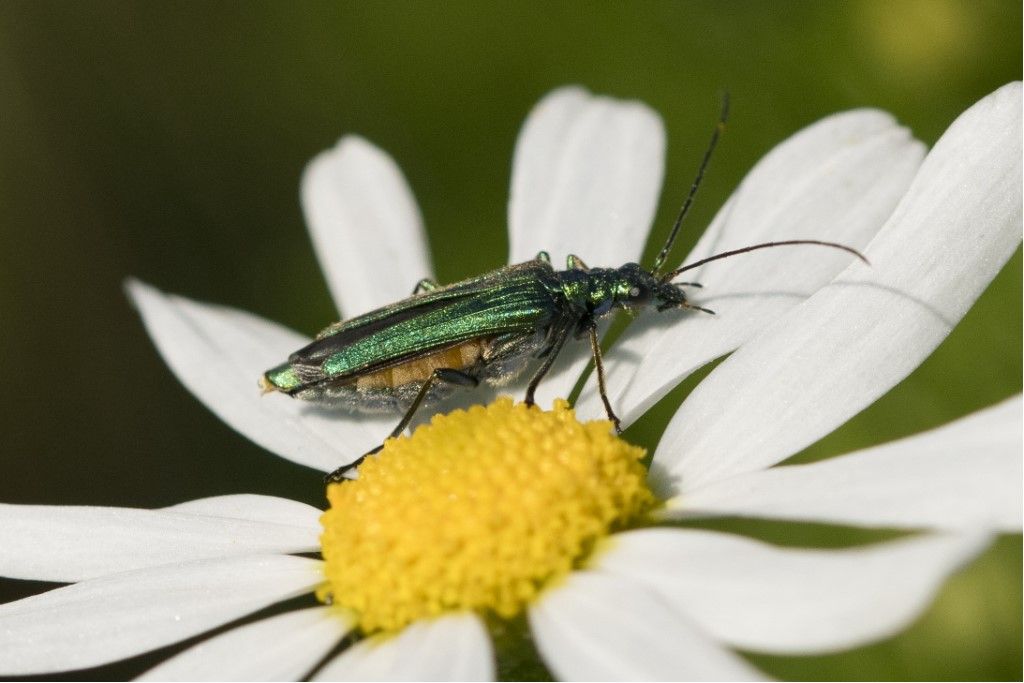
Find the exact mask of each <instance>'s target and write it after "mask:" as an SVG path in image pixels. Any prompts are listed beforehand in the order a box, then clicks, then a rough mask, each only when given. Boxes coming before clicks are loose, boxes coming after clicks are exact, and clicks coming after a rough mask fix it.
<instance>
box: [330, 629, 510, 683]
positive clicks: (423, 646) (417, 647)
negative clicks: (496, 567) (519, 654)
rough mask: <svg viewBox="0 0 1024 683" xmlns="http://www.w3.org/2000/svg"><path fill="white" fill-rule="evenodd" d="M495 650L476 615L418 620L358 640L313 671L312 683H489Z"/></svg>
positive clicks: (492, 678)
mask: <svg viewBox="0 0 1024 683" xmlns="http://www.w3.org/2000/svg"><path fill="white" fill-rule="evenodd" d="M494 677H495V668H494V653H493V652H492V648H491V640H490V636H488V634H487V629H486V628H484V625H483V623H482V622H481V621H480V618H479V617H477V616H475V615H473V614H455V615H450V616H443V617H439V618H437V619H432V620H430V621H418V622H416V623H414V624H412V625H411V626H409V627H407V628H405V629H404V630H403V631H402V632H401V633H399V634H398V635H396V636H391V637H375V638H368V639H366V640H363V641H361V642H359V643H357V644H355V645H353V646H352V647H350V648H349V649H348V650H346V651H345V652H343V653H341V654H340V655H339V656H338V657H335V658H334V659H333V660H331V661H330V662H329V663H328V664H327V665H326V666H324V668H323V669H321V670H320V671H318V672H317V673H316V676H314V678H313V680H317V681H492V680H494Z"/></svg>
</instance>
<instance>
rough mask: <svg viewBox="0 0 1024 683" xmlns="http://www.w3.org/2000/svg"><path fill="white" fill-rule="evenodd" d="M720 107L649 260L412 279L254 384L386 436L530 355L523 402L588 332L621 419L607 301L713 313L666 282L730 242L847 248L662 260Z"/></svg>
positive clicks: (499, 380)
mask: <svg viewBox="0 0 1024 683" xmlns="http://www.w3.org/2000/svg"><path fill="white" fill-rule="evenodd" d="M728 110H729V100H728V96H725V97H723V100H722V109H721V114H720V116H719V119H718V123H717V125H716V126H715V129H714V131H713V133H712V136H711V140H710V142H709V144H708V146H707V149H706V151H705V152H704V157H703V159H702V160H701V163H700V165H699V167H698V170H697V175H696V178H695V179H694V182H693V184H692V185H691V187H690V191H689V193H688V194H687V197H686V200H685V201H684V202H683V205H682V208H681V209H680V211H679V214H678V216H677V218H676V220H675V223H674V225H673V226H672V230H671V232H670V233H669V236H668V239H667V240H666V241H665V244H664V246H663V247H662V249H661V251H660V252H659V253H658V256H657V257H656V258H655V260H654V263H653V264H652V266H651V268H649V269H647V268H644V267H643V266H641V265H639V264H637V263H626V264H625V265H622V266H619V267H618V268H590V267H589V266H587V265H586V264H585V263H584V262H583V260H582V259H580V257H578V256H576V255H569V256H568V258H567V263H566V269H565V270H561V271H556V270H555V269H554V268H553V267H552V265H551V259H550V257H549V256H548V254H547V253H546V252H543V251H542V252H540V253H539V254H538V255H537V257H536V258H535V259H533V260H532V261H527V262H524V263H519V264H514V265H509V266H505V267H503V268H498V269H497V270H493V271H491V272H489V273H485V274H483V275H480V276H478V277H474V278H470V279H468V280H463V281H461V282H457V283H454V284H450V285H447V286H441V285H439V284H438V283H436V282H434V281H433V280H429V279H424V280H421V281H420V282H419V283H418V284H417V285H416V287H415V288H414V289H413V293H412V295H411V296H410V297H409V298H407V299H403V300H401V301H398V302H396V303H393V304H390V305H387V306H384V307H382V308H379V309H377V310H374V311H371V312H369V313H366V314H363V315H360V316H358V317H355V318H352V319H350V320H344V321H341V322H337V323H334V324H333V325H330V326H328V327H327V328H325V329H324V330H323V331H321V332H320V333H319V334H318V335H317V337H316V339H315V340H314V341H313V342H311V343H310V344H308V345H306V346H304V347H303V348H301V349H299V350H298V351H296V352H294V353H293V354H291V355H290V356H289V357H288V360H287V361H286V362H284V363H282V364H280V365H278V366H276V367H274V368H271V369H270V370H267V371H266V372H265V373H264V374H263V376H262V377H261V378H260V385H261V387H262V389H263V390H264V392H273V391H277V392H282V393H285V394H288V395H289V396H292V397H296V398H300V399H305V400H309V401H314V402H317V403H323V404H329V405H339V406H341V407H343V408H346V409H348V410H351V411H362V412H393V413H401V414H402V417H401V420H400V421H399V422H398V425H397V426H396V427H395V429H394V430H392V432H391V434H390V437H389V438H394V437H397V436H398V435H399V434H401V433H402V432H403V431H404V430H405V428H406V427H407V426H408V425H409V423H410V421H411V420H412V418H413V416H414V415H415V413H416V411H417V410H419V409H420V408H421V407H423V406H428V405H431V404H434V403H436V402H437V401H438V400H440V399H441V398H443V397H445V396H446V395H448V394H449V393H450V392H451V391H452V390H453V389H454V388H456V387H460V386H461V387H475V386H477V385H478V384H479V383H480V382H481V381H485V382H488V383H489V384H494V385H501V384H505V383H507V382H509V381H511V380H512V379H514V378H515V377H517V376H519V375H520V374H521V373H522V372H523V370H525V369H526V367H527V365H528V364H529V362H530V361H531V360H533V359H536V360H539V361H540V365H539V366H538V367H537V369H536V370H534V372H533V375H532V378H531V379H530V383H529V385H528V387H527V390H526V396H525V402H526V403H527V404H528V405H532V404H533V402H534V394H535V392H536V390H537V387H538V385H539V384H540V382H541V380H542V379H543V378H544V376H545V375H546V374H547V372H548V370H550V369H551V366H552V364H553V363H554V361H555V359H556V358H557V357H558V355H559V352H561V350H562V348H563V346H564V345H565V344H566V342H567V341H568V339H569V338H576V339H582V338H583V337H589V340H590V349H591V353H592V355H593V360H594V365H595V368H596V372H597V380H598V390H599V392H600V396H601V400H602V402H603V403H604V409H605V412H606V413H607V415H608V418H609V419H610V420H611V421H612V423H613V424H614V426H615V428H616V430H620V423H619V419H618V417H616V415H615V412H614V410H613V409H612V406H611V403H610V401H609V400H608V394H607V391H606V386H605V372H604V365H603V363H602V361H601V348H600V344H599V340H598V332H597V321H598V320H599V319H600V318H603V317H605V316H607V315H610V314H612V313H613V312H615V311H616V310H617V309H627V310H638V309H644V308H649V307H651V306H653V307H655V308H656V309H657V310H658V311H659V312H662V311H666V310H671V309H690V310H696V311H702V312H704V313H710V314H713V313H714V312H713V311H710V310H708V309H706V308H702V307H700V306H696V305H694V304H692V303H690V301H689V300H688V299H687V296H686V291H685V288H686V287H700V285H699V284H697V283H692V282H673V280H674V279H675V278H676V277H677V276H679V275H680V274H682V273H684V272H685V271H687V270H690V269H693V268H696V267H698V266H701V265H704V264H705V263H708V262H710V261H715V260H718V259H722V258H727V257H730V256H735V255H737V254H742V253H746V252H749V251H754V250H757V249H766V248H770V247H779V246H786V245H800V244H810V245H819V246H825V247H831V248H835V249H841V250H844V251H847V252H850V253H852V254H854V255H855V256H857V257H858V258H860V259H862V260H864V261H865V262H866V259H865V258H864V257H863V255H861V254H860V252H858V251H857V250H855V249H853V248H852V247H848V246H846V245H842V244H837V243H834V242H823V241H819V240H804V239H800V240H785V241H777V242H766V243H762V244H755V245H751V246H747V247H743V248H741V249H735V250H732V251H727V252H723V253H719V254H716V255H714V256H709V257H707V258H704V259H701V260H699V261H696V262H694V263H690V264H688V265H684V266H682V267H680V268H676V269H674V270H670V271H668V272H662V267H663V266H664V264H665V261H666V260H667V258H668V256H669V253H670V251H671V249H672V246H673V244H674V243H675V240H676V236H677V235H678V233H679V228H680V226H681V225H682V222H683V219H684V218H685V216H686V214H687V212H688V211H689V208H690V205H691V203H692V202H693V198H694V196H695V195H696V192H697V188H698V187H699V186H700V183H701V180H702V178H703V176H704V171H705V170H706V168H707V166H708V162H709V160H710V158H711V154H712V152H713V151H714V149H715V146H716V145H717V143H718V138H719V135H720V134H721V132H722V131H723V130H724V127H725V123H726V120H727V118H728ZM381 448H383V444H381V445H380V446H377V447H376V448H374V449H373V450H371V451H369V452H368V453H365V454H364V455H362V456H361V457H360V458H358V459H357V460H355V461H353V462H351V463H349V464H347V465H343V466H342V467H339V468H338V469H337V470H335V471H334V472H332V473H330V474H329V475H327V477H326V480H327V481H329V482H331V481H340V480H342V479H343V478H345V474H346V472H348V471H349V470H351V469H353V468H355V467H357V466H358V465H359V464H360V463H361V462H362V461H363V460H364V459H365V458H366V457H367V456H369V455H372V454H374V453H376V452H378V451H379V450H380V449H381Z"/></svg>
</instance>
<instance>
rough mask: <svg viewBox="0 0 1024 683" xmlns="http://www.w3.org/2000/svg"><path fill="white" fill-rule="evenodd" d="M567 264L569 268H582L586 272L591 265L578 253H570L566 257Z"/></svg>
mask: <svg viewBox="0 0 1024 683" xmlns="http://www.w3.org/2000/svg"><path fill="white" fill-rule="evenodd" d="M565 265H566V267H567V268H568V269H569V270H582V271H583V272H584V273H586V272H587V271H589V270H590V266H588V265H587V264H586V263H584V262H583V259H581V258H580V257H579V256H577V255H576V254H569V256H568V257H566V259H565Z"/></svg>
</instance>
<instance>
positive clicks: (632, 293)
mask: <svg viewBox="0 0 1024 683" xmlns="http://www.w3.org/2000/svg"><path fill="white" fill-rule="evenodd" d="M629 296H630V298H632V299H637V298H639V297H640V288H639V287H633V288H632V289H630V290H629Z"/></svg>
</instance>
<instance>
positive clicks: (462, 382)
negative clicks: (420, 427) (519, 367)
mask: <svg viewBox="0 0 1024 683" xmlns="http://www.w3.org/2000/svg"><path fill="white" fill-rule="evenodd" d="M437 382H445V383H446V384H455V385H457V386H461V387H471V388H472V387H475V386H476V385H477V384H479V383H480V380H478V379H477V378H476V377H473V376H472V375H468V374H466V373H465V372H462V371H461V370H453V369H451V368H437V369H436V370H434V372H432V373H431V375H430V377H428V378H427V380H426V381H425V382H423V386H421V387H420V390H419V391H418V392H417V393H416V398H415V399H413V402H412V404H411V405H410V406H409V409H408V410H406V411H405V415H403V416H402V419H401V420H400V421H399V422H398V426H396V427H395V428H394V429H393V430H392V431H391V434H389V435H388V437H387V438H388V439H395V438H397V437H398V436H400V435H401V433H402V432H403V431H405V428H406V427H408V426H409V423H410V422H412V418H413V416H414V415H415V414H416V411H417V410H418V409H419V407H420V405H421V404H422V403H423V401H424V399H426V397H427V395H428V394H429V393H430V390H431V388H433V386H434V384H435V383H437ZM385 441H387V439H385ZM382 448H384V444H383V443H381V444H380V445H379V446H377V447H376V448H373V449H372V450H369V451H367V452H366V453H363V454H362V455H361V456H359V458H358V459H357V460H353V461H352V462H350V463H348V464H347V465H342V466H341V467H339V468H338V469H336V470H334V471H333V472H331V473H330V474H328V475H327V476H326V477H324V481H325V482H326V483H328V484H330V483H335V482H339V481H341V480H343V479H345V478H346V477H345V473H346V472H348V471H349V470H352V469H355V468H356V467H359V465H360V464H362V462H363V461H364V460H366V458H367V457H369V456H371V455H374V454H376V453H379V452H380V450H381V449H382Z"/></svg>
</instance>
